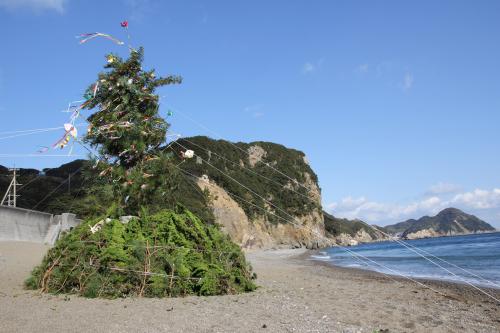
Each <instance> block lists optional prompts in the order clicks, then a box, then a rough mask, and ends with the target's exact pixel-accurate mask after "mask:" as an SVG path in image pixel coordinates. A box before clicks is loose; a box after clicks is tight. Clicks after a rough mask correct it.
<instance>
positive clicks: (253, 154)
mask: <svg viewBox="0 0 500 333" xmlns="http://www.w3.org/2000/svg"><path fill="white" fill-rule="evenodd" d="M266 155H267V152H266V151H265V150H264V148H262V147H261V146H258V145H254V146H250V147H248V163H250V166H251V167H252V168H253V167H254V166H255V164H257V163H258V162H260V161H262V159H263V158H264V157H266Z"/></svg>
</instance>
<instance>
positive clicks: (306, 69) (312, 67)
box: [302, 58, 325, 74]
mask: <svg viewBox="0 0 500 333" xmlns="http://www.w3.org/2000/svg"><path fill="white" fill-rule="evenodd" d="M324 62H325V58H321V59H319V60H318V61H315V62H311V61H308V62H306V63H305V64H304V65H303V66H302V74H311V73H314V72H316V71H318V70H319V69H320V68H321V67H322V66H323V63H324Z"/></svg>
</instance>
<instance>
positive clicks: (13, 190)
mask: <svg viewBox="0 0 500 333" xmlns="http://www.w3.org/2000/svg"><path fill="white" fill-rule="evenodd" d="M18 170H19V169H16V168H12V169H9V171H12V181H11V182H10V184H9V187H8V188H7V191H6V192H5V194H4V196H3V199H2V202H1V203H0V205H2V206H3V205H4V203H5V199H7V206H9V207H17V197H18V196H19V195H18V194H17V186H18V185H21V184H18V183H17V171H18Z"/></svg>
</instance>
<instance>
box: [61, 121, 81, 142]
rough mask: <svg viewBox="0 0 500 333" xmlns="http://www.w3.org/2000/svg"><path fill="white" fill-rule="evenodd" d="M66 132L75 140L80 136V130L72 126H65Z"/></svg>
mask: <svg viewBox="0 0 500 333" xmlns="http://www.w3.org/2000/svg"><path fill="white" fill-rule="evenodd" d="M64 130H65V131H66V133H68V134H69V135H71V136H72V137H73V138H75V139H76V137H77V136H78V130H77V129H76V127H75V126H73V125H72V124H64Z"/></svg>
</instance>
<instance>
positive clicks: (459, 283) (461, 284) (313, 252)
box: [296, 249, 500, 306]
mask: <svg viewBox="0 0 500 333" xmlns="http://www.w3.org/2000/svg"><path fill="white" fill-rule="evenodd" d="M323 250H324V249H319V250H309V251H310V252H309V254H305V253H304V254H302V255H300V256H297V258H296V259H301V260H305V261H313V262H315V263H316V264H319V265H324V266H326V267H333V268H334V269H346V270H352V271H356V272H358V273H360V274H362V273H373V274H376V275H380V276H383V277H386V278H388V279H392V278H394V279H398V280H403V281H408V282H410V280H409V279H408V278H406V277H403V276H400V275H393V274H390V273H382V272H379V271H376V270H372V269H368V268H359V267H344V266H340V265H335V264H334V263H332V262H328V261H326V260H319V259H314V258H311V256H313V255H316V254H319V253H320V252H323ZM407 276H408V277H410V278H411V279H413V280H416V281H419V282H422V283H424V284H426V285H429V286H430V285H432V284H434V285H436V286H443V285H447V284H452V285H457V286H456V287H467V288H471V289H474V290H476V291H477V292H478V293H480V292H479V291H478V290H477V289H475V288H474V287H471V286H470V285H469V284H467V283H466V282H464V281H457V280H451V279H449V280H448V279H437V278H436V279H432V278H427V277H415V276H411V275H407ZM470 283H471V284H472V285H474V286H476V287H477V288H481V289H482V290H484V291H486V292H488V293H490V294H492V295H495V294H496V296H495V298H498V299H500V287H498V288H496V287H492V286H489V285H482V284H476V283H472V282H470ZM483 295H484V294H483ZM485 296H486V295H485ZM486 297H487V296H486ZM499 306H500V304H499Z"/></svg>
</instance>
